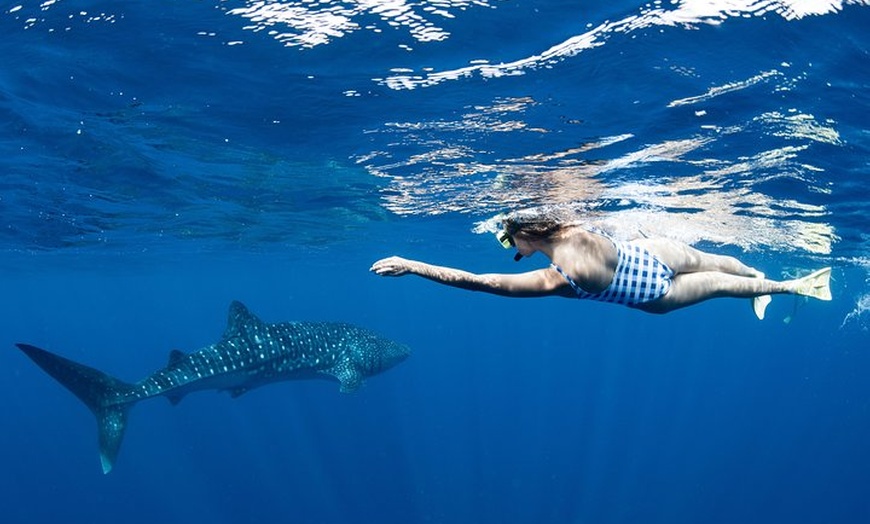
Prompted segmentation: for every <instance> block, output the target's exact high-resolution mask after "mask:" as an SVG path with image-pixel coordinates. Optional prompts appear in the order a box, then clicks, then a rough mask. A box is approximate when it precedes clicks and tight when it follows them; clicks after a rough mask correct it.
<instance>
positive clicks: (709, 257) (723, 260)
mask: <svg viewBox="0 0 870 524" xmlns="http://www.w3.org/2000/svg"><path fill="white" fill-rule="evenodd" d="M631 243H632V244H635V245H638V246H640V247H642V248H643V249H646V250H647V251H649V252H650V253H652V254H653V255H655V256H656V257H658V259H659V260H661V261H662V262H664V263H665V264H667V265H668V266H669V267H670V268H671V269H673V270H674V273H676V274H680V273H698V272H704V271H718V272H721V273H728V274H730V275H738V276H742V277H752V278H762V277H763V276H764V275H763V273H761V272H760V271H758V270H756V269H754V268H751V267H749V266H747V265H746V264H744V263H743V262H740V261H739V260H737V259H736V258H734V257H730V256H726V255H714V254H712V253H705V252H703V251H701V250H699V249H695V248H693V247H692V246H690V245H688V244H684V243H682V242H677V241H676V240H671V239H668V238H639V239H637V240H632V241H631Z"/></svg>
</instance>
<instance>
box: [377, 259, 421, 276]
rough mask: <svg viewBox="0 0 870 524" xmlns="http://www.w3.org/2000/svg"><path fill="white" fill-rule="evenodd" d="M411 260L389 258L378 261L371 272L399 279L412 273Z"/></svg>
mask: <svg viewBox="0 0 870 524" xmlns="http://www.w3.org/2000/svg"><path fill="white" fill-rule="evenodd" d="M410 262H411V261H410V260H407V259H404V258H402V257H387V258H382V259H381V260H378V261H377V262H375V263H374V264H372V267H371V268H369V271H372V272H374V273H375V274H378V275H380V276H382V277H398V276H401V275H405V274H407V273H409V272H410V271H411V264H410Z"/></svg>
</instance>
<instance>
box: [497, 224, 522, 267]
mask: <svg viewBox="0 0 870 524" xmlns="http://www.w3.org/2000/svg"><path fill="white" fill-rule="evenodd" d="M495 238H496V240H498V243H499V244H501V247H503V248H505V249H510V248H512V247H517V244H516V242H514V237H512V236H511V235H510V233H508V232H507V231H505V230H504V229H499V230H498V231H496V232H495ZM522 258H523V256H522V255H521V254H519V253H516V254H515V255H514V262H519V261H520V259H522Z"/></svg>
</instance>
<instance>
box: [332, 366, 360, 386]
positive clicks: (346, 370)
mask: <svg viewBox="0 0 870 524" xmlns="http://www.w3.org/2000/svg"><path fill="white" fill-rule="evenodd" d="M328 373H329V374H330V375H332V376H334V377H335V378H337V379H338V381H339V382H340V383H341V388H340V391H341V392H342V393H352V392H354V391H356V390H357V389H359V387H360V386H361V385H362V383H363V375H362V373H360V372H359V370H358V369H356V367H355V366H354V365H353V364H352V363H351V362H342V363H341V364H339V365H337V366H335V367H334V368H332V369H330V370H329V371H328Z"/></svg>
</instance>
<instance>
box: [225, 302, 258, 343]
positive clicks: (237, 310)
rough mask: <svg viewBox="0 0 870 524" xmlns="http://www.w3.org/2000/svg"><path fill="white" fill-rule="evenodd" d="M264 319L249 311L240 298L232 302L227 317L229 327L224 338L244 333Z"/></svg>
mask: <svg viewBox="0 0 870 524" xmlns="http://www.w3.org/2000/svg"><path fill="white" fill-rule="evenodd" d="M261 323H262V321H261V320H260V319H259V318H257V316H256V315H254V314H253V313H251V312H250V311H248V308H246V307H245V305H244V304H242V303H241V302H239V301H238V300H233V302H232V304H230V312H229V315H228V317H227V329H226V330H225V331H224V336H223V339H224V340H226V339H229V338H236V337H238V336H240V335H243V334H244V333H245V331H247V330H248V329H249V328H250V327H251V326H255V325H258V324H261Z"/></svg>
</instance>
